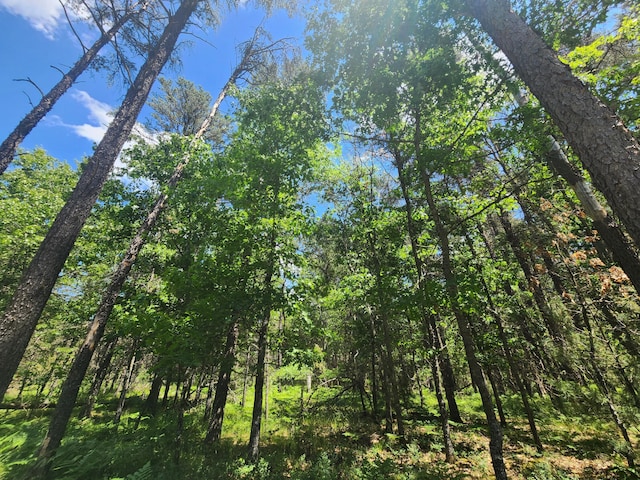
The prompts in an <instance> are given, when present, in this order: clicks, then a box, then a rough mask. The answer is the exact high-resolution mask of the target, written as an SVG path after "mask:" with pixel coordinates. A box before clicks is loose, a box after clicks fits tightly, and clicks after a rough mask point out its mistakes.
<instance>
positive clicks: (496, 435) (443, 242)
mask: <svg viewBox="0 0 640 480" xmlns="http://www.w3.org/2000/svg"><path fill="white" fill-rule="evenodd" d="M416 125H417V127H416V132H415V139H414V140H415V145H414V146H415V150H416V159H417V161H418V168H419V173H420V177H421V179H422V183H423V187H424V192H425V197H426V200H427V205H428V207H429V216H430V217H431V220H432V221H433V223H434V226H435V230H436V235H437V237H438V241H439V243H440V250H441V256H442V272H443V275H444V280H445V287H446V292H447V296H448V297H449V302H450V304H451V310H453V314H454V317H455V319H456V322H457V324H458V330H459V333H460V337H461V338H462V343H463V345H464V351H465V354H466V357H467V363H468V365H469V371H470V373H471V379H472V381H473V383H474V384H475V385H476V386H477V388H478V392H479V393H480V398H481V400H482V407H483V410H484V413H485V416H486V418H487V427H488V429H489V453H490V455H491V463H492V465H493V471H494V474H495V477H496V480H506V478H507V470H506V467H505V464H504V458H503V453H502V442H503V434H502V427H501V426H500V422H499V421H498V419H497V418H496V413H495V411H494V409H493V401H492V400H491V393H490V392H489V389H488V388H487V383H486V381H485V379H484V375H483V373H482V368H481V367H480V364H479V363H478V358H477V356H476V346H475V342H474V339H473V333H472V332H471V324H470V322H469V318H468V317H467V315H466V314H465V312H463V311H462V308H461V307H460V304H459V302H458V294H459V292H458V283H457V281H456V277H455V274H454V271H453V262H452V260H451V250H450V247H449V232H448V231H447V228H446V226H445V225H444V223H443V222H442V220H441V218H440V213H439V211H438V206H437V204H436V202H435V199H434V197H433V191H432V188H431V178H430V176H429V174H428V173H427V170H426V167H425V165H424V164H423V160H422V158H421V153H420V151H421V148H420V146H421V132H420V115H419V114H418V115H416Z"/></svg>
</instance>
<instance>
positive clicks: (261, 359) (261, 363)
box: [248, 188, 278, 462]
mask: <svg viewBox="0 0 640 480" xmlns="http://www.w3.org/2000/svg"><path fill="white" fill-rule="evenodd" d="M277 195H278V189H277V188H276V189H275V193H274V196H275V198H276V199H277V198H278V197H277ZM272 228H273V230H272V231H271V238H270V247H271V254H270V255H271V258H270V259H269V263H268V266H267V271H266V273H265V279H264V288H265V294H266V298H265V303H264V310H263V312H262V320H261V322H260V330H259V332H258V359H257V362H256V383H255V390H254V396H253V412H252V415H251V433H250V434H249V453H248V457H249V460H250V461H252V462H255V461H257V460H258V455H259V454H260V427H261V425H262V402H263V396H264V395H263V393H264V383H265V371H266V357H267V333H268V331H269V321H270V320H271V307H272V301H273V297H272V288H273V287H272V285H271V283H272V281H273V275H274V270H275V267H276V265H275V255H276V232H275V225H274V226H273V227H272Z"/></svg>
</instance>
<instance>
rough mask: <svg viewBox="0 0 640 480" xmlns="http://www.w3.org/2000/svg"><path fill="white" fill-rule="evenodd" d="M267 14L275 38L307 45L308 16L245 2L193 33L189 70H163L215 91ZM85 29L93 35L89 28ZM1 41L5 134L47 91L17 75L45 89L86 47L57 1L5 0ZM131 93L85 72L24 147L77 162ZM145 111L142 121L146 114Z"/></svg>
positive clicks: (1, 130)
mask: <svg viewBox="0 0 640 480" xmlns="http://www.w3.org/2000/svg"><path fill="white" fill-rule="evenodd" d="M263 21H264V27H265V28H266V29H267V30H268V31H269V32H270V33H271V34H272V36H273V38H274V40H275V39H278V38H281V37H293V39H294V40H293V42H292V43H297V44H298V45H301V44H302V35H303V30H304V23H303V20H302V19H301V18H299V17H298V18H290V17H289V16H288V15H287V14H286V13H285V12H284V11H276V12H274V13H273V15H272V16H271V17H270V18H268V19H266V20H265V13H264V12H263V11H260V10H256V9H255V8H253V7H249V6H246V7H243V8H240V9H239V10H237V11H236V12H235V13H232V14H229V15H227V16H226V17H225V18H224V19H223V21H222V23H221V25H220V27H219V28H218V29H217V30H216V31H213V32H208V34H207V35H206V37H204V39H205V40H206V41H200V40H198V39H196V38H195V37H193V36H189V37H188V39H189V40H191V41H192V42H193V45H191V46H190V47H187V48H183V49H182V50H181V61H182V64H183V66H182V69H181V70H180V71H177V72H176V71H166V70H165V71H164V72H163V75H164V76H168V77H177V76H178V75H181V76H183V77H185V78H187V79H189V80H191V81H192V82H194V83H196V84H199V85H202V87H203V88H204V89H205V90H207V91H209V92H210V93H211V95H212V96H213V97H214V98H215V97H216V96H217V95H218V92H219V90H220V88H221V87H222V85H223V84H224V83H225V81H226V80H227V78H228V75H229V74H230V72H231V71H232V70H233V68H234V66H235V64H236V60H237V55H236V48H235V47H236V45H237V44H239V43H241V42H243V41H245V40H247V39H249V38H250V37H251V36H252V34H253V32H254V30H255V28H256V26H258V25H260V24H261V23H262V22H263ZM84 34H86V35H87V36H91V32H90V31H87V32H83V35H84ZM199 35H201V36H202V33H201V32H199ZM183 39H186V37H183ZM0 42H1V45H2V48H0V65H2V68H1V69H0V99H1V102H2V105H3V115H1V116H0V139H4V138H6V136H7V135H8V134H9V132H11V131H12V130H13V128H14V127H15V126H16V124H17V123H18V122H19V121H20V119H21V118H22V117H23V115H24V114H25V113H27V112H28V111H29V110H30V109H31V105H30V104H29V101H30V100H31V101H32V102H34V103H36V102H37V101H38V100H39V96H40V94H39V92H38V90H37V89H36V88H35V87H34V86H32V85H30V84H29V83H27V82H23V81H14V79H26V78H29V79H31V80H33V81H34V82H35V83H36V84H37V85H38V86H39V87H40V88H41V89H42V90H43V91H45V92H46V91H48V90H49V89H50V88H51V87H52V86H53V85H54V84H55V83H56V82H57V81H58V80H59V78H60V73H59V72H58V71H57V70H55V69H54V68H52V66H54V67H57V68H60V69H62V70H67V69H68V67H69V66H71V65H72V64H73V63H74V62H75V61H76V59H77V58H78V57H79V56H80V55H81V53H82V52H81V48H80V46H79V45H78V42H77V40H76V39H75V38H74V37H73V35H72V34H71V31H70V29H69V28H68V25H67V23H66V20H65V19H64V17H63V15H62V11H61V9H60V8H59V2H58V0H0ZM88 43H89V44H90V43H91V42H88ZM124 94H125V90H124V88H123V87H122V86H121V85H120V84H118V83H116V84H115V85H113V86H109V85H108V83H107V79H106V76H105V75H103V74H100V73H94V72H85V73H84V74H83V75H82V76H81V77H80V79H79V81H78V82H77V83H76V84H75V85H74V86H73V87H72V88H71V90H70V91H69V92H67V94H66V95H65V96H64V97H63V98H62V99H61V100H60V101H59V102H58V104H57V105H56V107H54V109H53V110H52V111H51V112H50V113H49V115H47V117H46V118H45V119H44V120H43V121H41V122H40V124H39V125H38V126H37V127H36V129H34V131H33V132H32V133H31V134H30V135H29V136H28V137H27V138H26V140H25V142H24V143H23V145H22V147H23V148H25V149H27V150H30V149H33V148H35V147H43V148H44V149H45V150H46V151H47V152H48V153H49V154H50V155H52V156H54V157H56V158H58V159H60V160H63V161H67V162H69V163H71V164H72V165H75V163H76V161H78V160H80V159H82V157H83V156H84V155H90V154H91V151H92V146H93V144H94V142H97V141H99V139H100V138H101V135H102V133H103V132H104V130H105V128H106V124H107V122H108V121H109V116H108V112H109V111H110V110H112V109H113V108H116V107H117V106H118V105H119V103H120V100H121V99H122V98H123V96H124ZM144 116H145V112H144V111H143V113H142V115H141V118H139V120H140V121H144Z"/></svg>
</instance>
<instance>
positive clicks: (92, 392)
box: [81, 337, 118, 417]
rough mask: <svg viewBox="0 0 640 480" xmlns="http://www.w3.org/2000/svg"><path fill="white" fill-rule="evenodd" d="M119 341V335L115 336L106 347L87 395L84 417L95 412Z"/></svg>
mask: <svg viewBox="0 0 640 480" xmlns="http://www.w3.org/2000/svg"><path fill="white" fill-rule="evenodd" d="M117 343H118V337H113V340H111V341H110V342H109V343H107V345H106V347H105V349H104V354H103V355H102V358H101V359H100V363H99V364H98V369H97V370H96V374H95V375H94V377H93V382H92V383H91V388H90V389H89V396H88V397H87V403H86V404H85V406H84V410H83V411H82V414H81V416H82V417H90V416H91V413H92V412H93V405H94V404H95V401H96V398H97V397H98V395H99V394H100V388H101V387H102V382H104V379H105V378H106V377H107V372H108V371H109V365H111V359H112V358H113V352H114V351H115V347H116V344H117Z"/></svg>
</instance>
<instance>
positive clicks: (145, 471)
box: [125, 462, 153, 480]
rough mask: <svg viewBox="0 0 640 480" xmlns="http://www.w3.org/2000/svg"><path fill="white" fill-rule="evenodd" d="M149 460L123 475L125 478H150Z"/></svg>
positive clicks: (148, 479)
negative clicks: (135, 469)
mask: <svg viewBox="0 0 640 480" xmlns="http://www.w3.org/2000/svg"><path fill="white" fill-rule="evenodd" d="M152 473H153V472H152V471H151V462H147V463H145V464H144V465H143V466H142V467H140V469H138V470H137V471H135V472H133V473H132V474H130V475H127V476H126V477H125V480H151V475H152Z"/></svg>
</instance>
